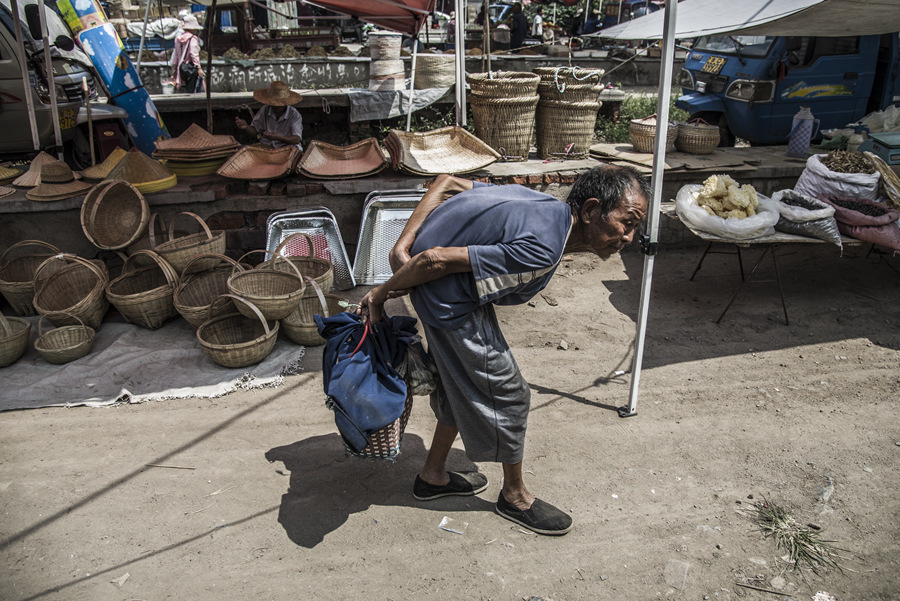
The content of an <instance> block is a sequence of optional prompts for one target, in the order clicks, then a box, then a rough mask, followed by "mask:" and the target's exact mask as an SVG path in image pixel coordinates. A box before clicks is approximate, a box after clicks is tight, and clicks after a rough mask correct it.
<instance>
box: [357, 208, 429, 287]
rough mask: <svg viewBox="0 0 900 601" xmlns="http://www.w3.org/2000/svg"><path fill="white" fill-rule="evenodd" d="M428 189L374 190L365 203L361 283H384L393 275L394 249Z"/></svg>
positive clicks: (359, 264) (359, 263)
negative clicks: (392, 260) (391, 256)
mask: <svg viewBox="0 0 900 601" xmlns="http://www.w3.org/2000/svg"><path fill="white" fill-rule="evenodd" d="M424 194H425V190H392V191H390V192H372V193H370V194H369V195H368V196H367V197H366V201H365V203H364V206H363V217H362V225H361V226H360V228H359V240H358V242H357V245H356V260H355V261H354V263H353V276H354V278H355V280H356V282H357V283H358V284H362V285H365V286H374V285H378V284H383V283H385V282H386V281H388V279H390V277H391V275H393V271H392V270H391V264H390V257H389V255H390V252H391V249H392V248H393V247H394V244H396V243H397V239H398V238H399V237H400V234H401V233H402V232H403V228H404V227H406V222H407V221H408V220H409V217H410V215H412V213H413V211H414V210H415V208H416V206H417V205H418V204H419V201H420V200H421V198H422V196H423V195H424Z"/></svg>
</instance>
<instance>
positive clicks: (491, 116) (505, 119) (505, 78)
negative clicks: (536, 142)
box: [466, 72, 540, 161]
mask: <svg viewBox="0 0 900 601" xmlns="http://www.w3.org/2000/svg"><path fill="white" fill-rule="evenodd" d="M466 81H468V82H469V87H470V88H471V90H472V93H471V95H470V103H471V105H472V118H473V122H474V125H475V135H477V136H478V137H479V138H481V139H482V140H483V141H484V142H485V143H486V144H487V145H488V146H490V147H491V148H493V149H494V150H496V151H497V152H498V153H499V154H500V156H501V158H502V159H503V160H505V161H525V160H527V159H528V152H529V151H530V150H531V143H532V141H533V138H534V119H535V110H536V108H537V104H538V100H539V97H538V95H537V87H538V83H539V82H540V77H538V76H537V75H535V74H534V73H519V72H510V73H494V72H488V73H471V74H469V75H466Z"/></svg>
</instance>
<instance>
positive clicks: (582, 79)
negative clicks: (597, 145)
mask: <svg viewBox="0 0 900 601" xmlns="http://www.w3.org/2000/svg"><path fill="white" fill-rule="evenodd" d="M534 73H535V75H537V76H538V77H539V78H540V83H539V85H538V94H539V95H540V97H541V101H540V102H539V103H538V108H537V150H538V155H539V156H540V157H541V158H542V159H582V158H586V157H587V156H588V153H589V151H590V147H591V143H592V142H593V138H594V129H595V128H596V126H597V113H598V112H600V104H601V103H600V101H599V96H600V92H601V91H602V89H603V86H602V84H601V83H600V79H601V78H602V77H603V74H604V71H603V69H582V68H580V67H537V68H535V69H534Z"/></svg>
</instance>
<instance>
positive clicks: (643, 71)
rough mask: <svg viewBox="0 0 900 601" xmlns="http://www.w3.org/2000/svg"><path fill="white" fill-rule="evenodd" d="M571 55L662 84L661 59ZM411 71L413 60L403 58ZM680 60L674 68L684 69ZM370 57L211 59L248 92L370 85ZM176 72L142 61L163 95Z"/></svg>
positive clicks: (499, 62)
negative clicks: (278, 84) (276, 85)
mask: <svg viewBox="0 0 900 601" xmlns="http://www.w3.org/2000/svg"><path fill="white" fill-rule="evenodd" d="M587 54H589V55H597V56H582V57H573V59H572V64H574V65H577V66H579V67H583V68H587V69H604V70H606V71H607V73H609V72H610V71H611V70H612V69H614V68H615V69H616V71H615V72H613V73H612V74H611V75H610V76H608V77H606V78H604V80H605V81H609V82H614V83H615V82H618V83H622V84H623V85H627V86H656V85H657V84H659V68H660V62H659V59H657V58H637V59H634V60H632V61H629V62H627V63H624V64H623V61H622V60H620V59H610V58H608V57H606V56H600V55H601V54H605V53H600V52H594V51H592V52H589V53H587ZM404 61H405V63H406V73H407V76H408V75H409V70H410V59H409V58H408V57H407V58H405V59H404ZM569 62H570V61H569V59H568V57H558V58H557V57H549V56H492V58H491V69H492V70H494V71H528V72H530V71H531V70H532V69H534V68H535V67H568V66H569ZM681 62H683V61H676V66H675V72H676V73H677V72H678V70H679V69H680V68H681ZM370 64H371V60H370V59H369V58H368V57H364V58H363V57H329V58H308V59H307V58H299V59H280V60H258V61H241V62H239V63H238V62H233V61H225V60H213V68H212V88H211V89H212V91H213V92H247V91H252V90H255V89H256V88H261V87H266V86H268V85H269V83H270V82H272V81H275V80H280V81H284V82H286V83H287V84H288V85H289V86H290V87H291V88H294V89H297V90H310V89H322V88H366V87H368V81H369V65H370ZM486 70H487V60H486V58H485V57H480V56H479V57H468V58H467V59H466V71H467V72H468V73H481V72H484V71H486ZM171 74H172V67H170V66H169V65H168V64H166V63H164V62H147V63H141V80H142V81H143V83H144V87H145V88H147V90H148V91H149V92H150V93H151V94H161V93H162V80H165V79H168V78H169V77H170V76H171Z"/></svg>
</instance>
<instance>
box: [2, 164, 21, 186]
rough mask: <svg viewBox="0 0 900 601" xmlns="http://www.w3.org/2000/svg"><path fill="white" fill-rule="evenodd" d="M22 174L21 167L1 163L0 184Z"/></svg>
mask: <svg viewBox="0 0 900 601" xmlns="http://www.w3.org/2000/svg"><path fill="white" fill-rule="evenodd" d="M20 175H22V170H21V169H16V168H15V167H4V166H2V165H0V184H5V183H7V182H8V181H10V180H12V179H14V178H17V177H19V176H20Z"/></svg>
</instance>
